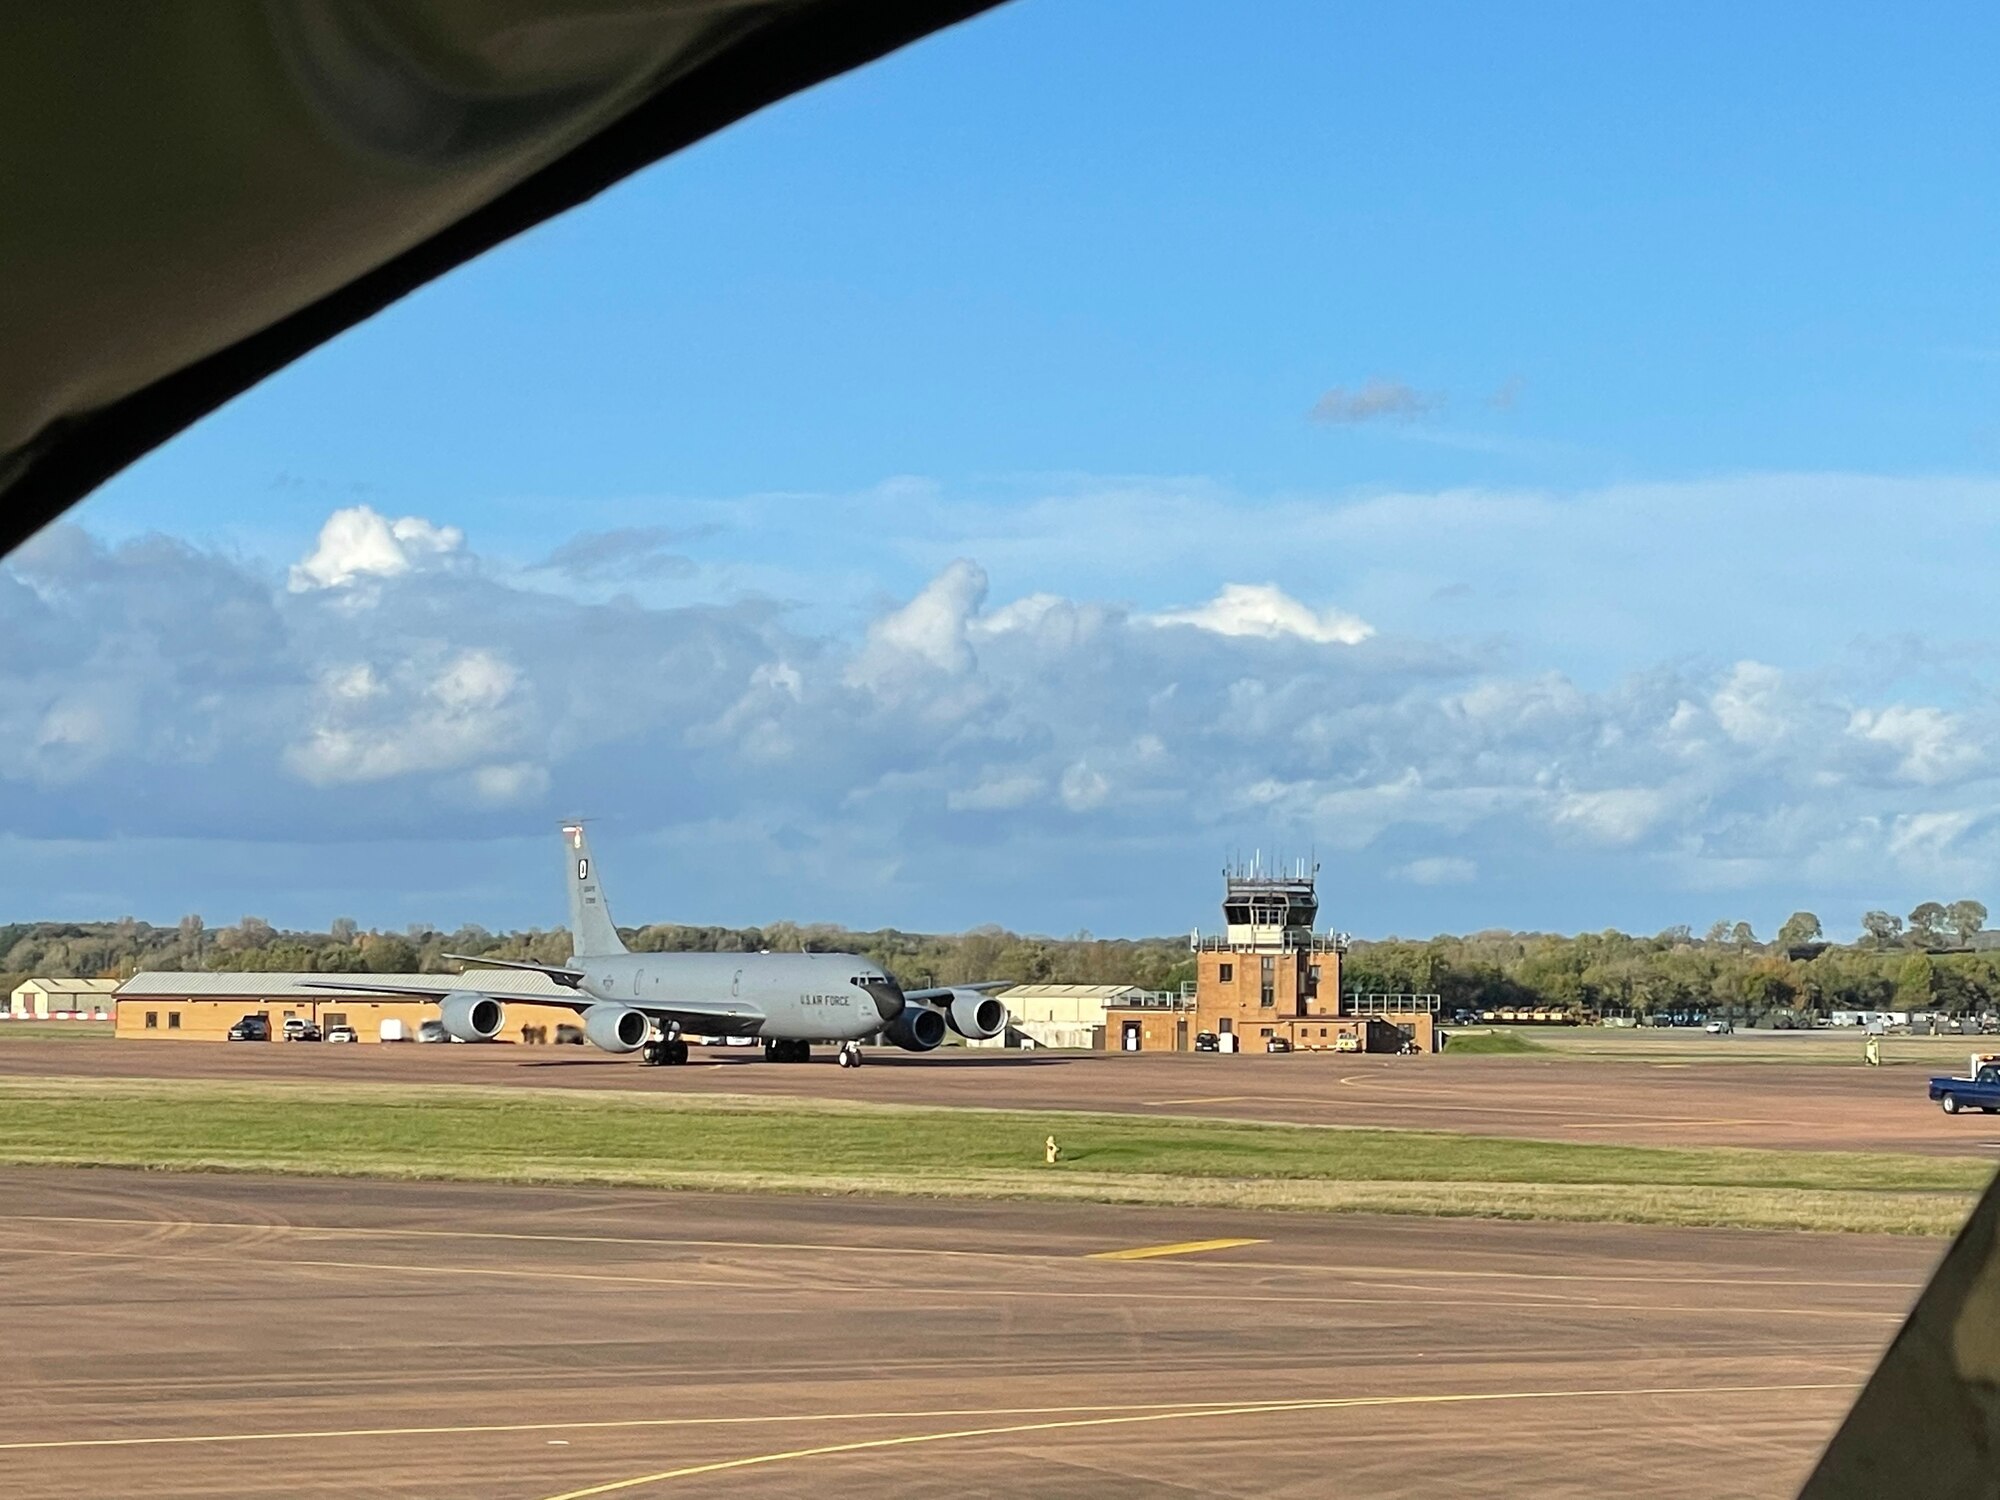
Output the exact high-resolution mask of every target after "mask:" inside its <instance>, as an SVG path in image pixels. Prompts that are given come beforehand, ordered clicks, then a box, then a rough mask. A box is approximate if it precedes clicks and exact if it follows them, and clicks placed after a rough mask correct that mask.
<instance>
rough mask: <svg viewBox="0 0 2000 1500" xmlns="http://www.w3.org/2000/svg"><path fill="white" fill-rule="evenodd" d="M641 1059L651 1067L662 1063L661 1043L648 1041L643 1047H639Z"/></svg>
mask: <svg viewBox="0 0 2000 1500" xmlns="http://www.w3.org/2000/svg"><path fill="white" fill-rule="evenodd" d="M639 1061H640V1062H642V1063H644V1064H645V1065H646V1066H647V1067H649V1068H657V1067H658V1066H659V1065H660V1043H658V1042H648V1043H646V1045H645V1046H643V1047H641V1048H640V1049H639Z"/></svg>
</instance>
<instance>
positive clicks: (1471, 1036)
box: [1444, 1031, 1553, 1057]
mask: <svg viewBox="0 0 2000 1500" xmlns="http://www.w3.org/2000/svg"><path fill="white" fill-rule="evenodd" d="M1449 1035H1450V1038H1451V1039H1450V1040H1449V1041H1448V1042H1446V1043H1445V1048H1444V1050H1445V1052H1446V1053H1447V1054H1448V1055H1450V1056H1452V1057H1468V1056H1488V1057H1513V1056H1517V1055H1519V1054H1520V1053H1523V1052H1548V1051H1551V1050H1553V1049H1551V1048H1548V1047H1544V1046H1543V1045H1542V1044H1541V1043H1540V1042H1531V1041H1529V1040H1528V1038H1526V1037H1524V1036H1522V1035H1521V1034H1520V1033H1519V1032H1518V1031H1453V1032H1451V1033H1449Z"/></svg>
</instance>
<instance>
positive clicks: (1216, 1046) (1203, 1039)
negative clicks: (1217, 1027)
mask: <svg viewBox="0 0 2000 1500" xmlns="http://www.w3.org/2000/svg"><path fill="white" fill-rule="evenodd" d="M1194 1050H1195V1051H1197V1052H1220V1051H1221V1050H1222V1038H1221V1037H1219V1036H1217V1035H1216V1034H1215V1033H1214V1032H1212V1031H1197V1032H1196V1033H1195V1034H1194Z"/></svg>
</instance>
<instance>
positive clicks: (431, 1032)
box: [417, 1021, 451, 1042]
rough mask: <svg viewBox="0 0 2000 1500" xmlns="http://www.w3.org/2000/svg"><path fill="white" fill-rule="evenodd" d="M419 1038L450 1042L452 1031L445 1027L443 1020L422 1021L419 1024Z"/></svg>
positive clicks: (420, 1039)
mask: <svg viewBox="0 0 2000 1500" xmlns="http://www.w3.org/2000/svg"><path fill="white" fill-rule="evenodd" d="M417 1040H418V1041H420V1042H448V1041H450V1040H451V1033H450V1032H449V1031H446V1030H445V1029H444V1022H442V1021H422V1022H419V1023H418V1025H417Z"/></svg>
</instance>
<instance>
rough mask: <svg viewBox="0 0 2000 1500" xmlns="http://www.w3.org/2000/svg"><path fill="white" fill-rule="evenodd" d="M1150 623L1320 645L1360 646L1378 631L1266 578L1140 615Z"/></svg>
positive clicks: (1220, 633) (1225, 588)
mask: <svg viewBox="0 0 2000 1500" xmlns="http://www.w3.org/2000/svg"><path fill="white" fill-rule="evenodd" d="M1140 618H1141V619H1142V620H1144V621H1145V622H1146V623H1147V624H1149V625H1192V626H1193V627H1194V628H1195V629H1197V630H1206V631H1209V632H1210V633H1212V634H1214V635H1226V636H1255V637H1258V638H1260V639H1263V640H1279V639H1282V638H1284V637H1286V636H1290V637H1292V638H1294V639H1297V640H1301V641H1312V642H1315V643H1316V644H1319V645H1325V646H1331V645H1339V646H1358V645H1360V644H1361V643H1362V642H1363V641H1365V640H1367V639H1368V638H1369V637H1370V636H1372V635H1373V634H1374V633H1375V630H1374V627H1373V626H1371V625H1369V624H1368V622H1367V621H1365V620H1362V619H1360V618H1358V617H1356V616H1354V615H1350V614H1348V613H1347V612H1346V611H1344V610H1339V609H1325V610H1314V609H1312V608H1311V607H1310V606H1308V605H1304V604H1301V603H1300V602H1299V601H1298V600H1296V599H1294V598H1292V597H1291V595H1289V594H1287V593H1286V592H1285V591H1284V590H1283V589H1280V588H1278V587H1277V586H1276V585H1274V584H1268V583H1231V584H1225V585H1224V586H1223V589H1222V592H1221V593H1219V594H1217V595H1216V596H1215V597H1214V598H1213V599H1211V600H1209V601H1208V603H1206V604H1201V605H1197V606H1195V607H1194V608H1192V609H1170V610H1162V611H1160V612H1159V613H1158V614H1152V615H1142V616H1140Z"/></svg>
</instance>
